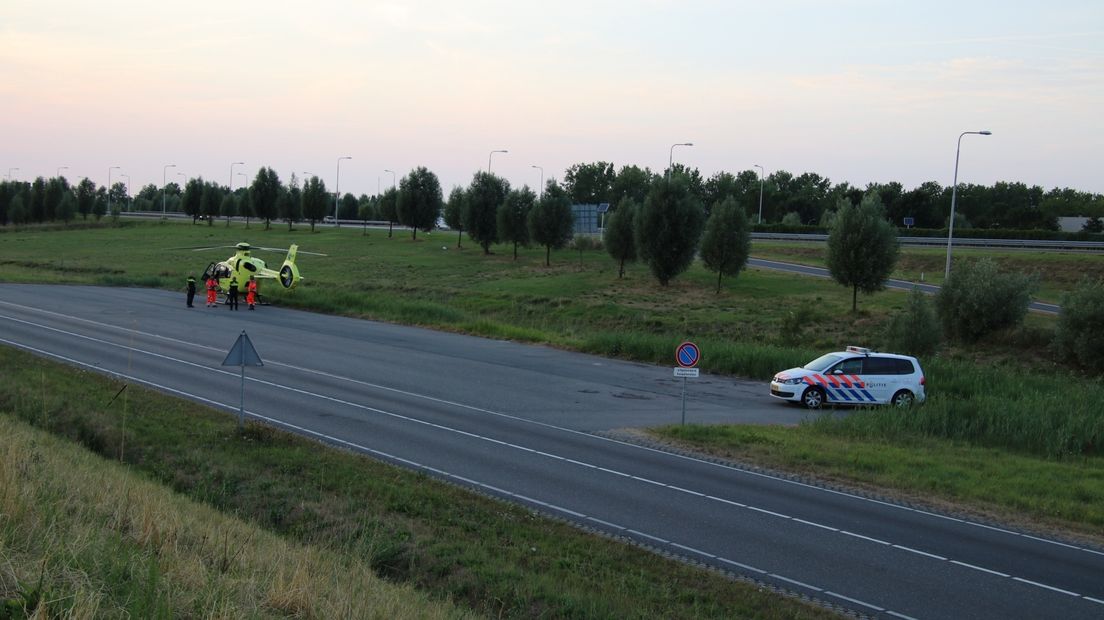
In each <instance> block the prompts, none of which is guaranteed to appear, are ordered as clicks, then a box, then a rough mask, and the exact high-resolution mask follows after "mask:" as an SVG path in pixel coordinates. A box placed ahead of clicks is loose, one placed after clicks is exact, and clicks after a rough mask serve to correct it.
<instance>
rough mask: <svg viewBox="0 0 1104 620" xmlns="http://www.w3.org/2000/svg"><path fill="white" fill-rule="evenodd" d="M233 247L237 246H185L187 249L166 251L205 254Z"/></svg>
mask: <svg viewBox="0 0 1104 620" xmlns="http://www.w3.org/2000/svg"><path fill="white" fill-rule="evenodd" d="M233 247H236V246H232V245H208V246H202V247H199V246H185V247H181V248H165V250H166V251H171V250H191V251H193V252H203V251H205V250H222V249H225V248H233Z"/></svg>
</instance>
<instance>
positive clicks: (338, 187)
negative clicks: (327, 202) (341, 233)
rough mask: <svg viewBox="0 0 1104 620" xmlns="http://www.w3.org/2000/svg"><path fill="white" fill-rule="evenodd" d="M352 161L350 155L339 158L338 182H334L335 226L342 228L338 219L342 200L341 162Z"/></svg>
mask: <svg viewBox="0 0 1104 620" xmlns="http://www.w3.org/2000/svg"><path fill="white" fill-rule="evenodd" d="M342 159H352V157H349V156H348V155H346V156H344V157H338V158H337V180H335V181H334V226H337V227H340V226H341V222H340V221H338V219H337V203H338V201H339V200H340V199H341V160H342Z"/></svg>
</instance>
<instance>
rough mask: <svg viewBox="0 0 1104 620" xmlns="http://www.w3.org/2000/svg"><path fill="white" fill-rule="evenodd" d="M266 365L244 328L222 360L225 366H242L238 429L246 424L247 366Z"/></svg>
mask: <svg viewBox="0 0 1104 620" xmlns="http://www.w3.org/2000/svg"><path fill="white" fill-rule="evenodd" d="M247 364H248V365H249V366H264V362H262V361H261V356H260V355H257V349H255V348H253V342H252V341H250V340H249V335H248V334H246V333H245V330H244V329H243V330H242V333H241V335H240V336H238V340H237V341H236V342H235V343H234V346H233V347H231V348H230V352H229V353H227V354H226V359H224V360H222V365H223V366H241V400H240V401H239V404H238V430H241V429H242V427H243V426H245V366H246V365H247Z"/></svg>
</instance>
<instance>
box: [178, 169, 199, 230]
mask: <svg viewBox="0 0 1104 620" xmlns="http://www.w3.org/2000/svg"><path fill="white" fill-rule="evenodd" d="M180 202H181V207H182V208H183V209H184V213H185V214H186V215H190V216H192V224H195V223H196V220H197V219H199V216H201V215H203V177H197V178H194V179H188V183H187V185H185V186H184V195H183V196H182V197H181V199H180Z"/></svg>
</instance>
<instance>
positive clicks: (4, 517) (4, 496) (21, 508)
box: [0, 359, 464, 619]
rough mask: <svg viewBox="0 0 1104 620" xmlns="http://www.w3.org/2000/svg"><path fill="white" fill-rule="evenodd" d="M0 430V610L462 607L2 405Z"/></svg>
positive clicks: (88, 614) (322, 612)
mask: <svg viewBox="0 0 1104 620" xmlns="http://www.w3.org/2000/svg"><path fill="white" fill-rule="evenodd" d="M5 361H6V362H10V361H12V360H10V359H9V360H5ZM0 437H2V439H0V557H2V558H3V563H2V564H0V618H23V617H28V616H30V617H35V618H59V617H70V618H124V617H131V618H173V617H221V618H247V617H260V618H266V617H289V616H290V617H302V618H381V619H382V618H459V617H463V616H464V613H463V612H461V611H459V610H457V609H455V608H452V607H451V606H450V605H448V604H445V603H440V602H432V601H430V600H429V597H428V596H427V595H426V594H425V593H419V592H417V591H416V590H415V589H414V588H412V587H410V586H401V585H396V584H392V583H388V582H386V581H384V580H383V579H381V578H380V577H378V576H377V575H376V574H375V571H373V569H372V567H371V566H369V564H368V563H367V562H365V561H363V560H360V559H357V558H355V557H353V556H351V555H342V554H333V553H326V552H325V551H324V550H322V549H319V548H317V547H312V546H309V545H304V544H301V543H297V542H294V541H291V540H288V539H285V538H281V537H280V536H277V535H275V534H273V533H271V532H268V531H265V530H264V529H262V528H259V527H257V526H256V525H254V524H251V523H249V522H247V521H242V520H241V519H238V518H235V517H232V516H229V515H227V514H224V513H221V512H219V511H217V510H213V509H212V508H211V507H210V506H204V505H202V504H200V503H197V502H195V501H193V500H189V499H187V498H185V497H182V496H180V495H177V494H174V493H172V492H171V491H169V490H168V489H166V488H165V487H163V486H161V485H160V484H157V483H156V482H153V481H151V480H149V479H148V478H147V477H145V476H142V475H140V474H138V473H135V472H133V471H128V468H127V467H125V466H122V465H119V464H118V463H114V462H111V461H108V460H105V459H102V458H99V457H97V456H96V455H94V454H92V453H90V452H89V451H87V450H85V449H83V448H82V447H80V446H79V445H75V444H73V443H70V442H66V441H64V440H62V439H59V438H58V437H55V436H53V435H51V434H49V433H46V432H44V431H41V430H38V429H34V428H32V427H31V426H29V425H27V424H25V423H23V422H21V421H18V420H16V419H15V418H14V417H11V416H8V415H0Z"/></svg>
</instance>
